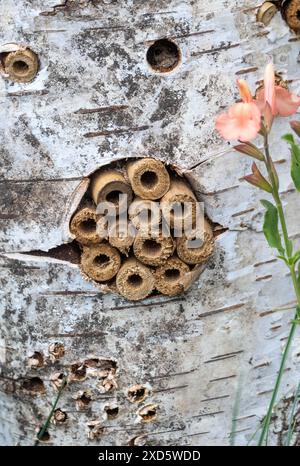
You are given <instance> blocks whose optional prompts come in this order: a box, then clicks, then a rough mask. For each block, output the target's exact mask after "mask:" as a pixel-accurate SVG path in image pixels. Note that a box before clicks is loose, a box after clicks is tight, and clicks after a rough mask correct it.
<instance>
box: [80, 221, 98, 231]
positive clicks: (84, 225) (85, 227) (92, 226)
mask: <svg viewBox="0 0 300 466" xmlns="http://www.w3.org/2000/svg"><path fill="white" fill-rule="evenodd" d="M80 228H81V230H82V231H83V232H84V233H92V232H93V231H95V230H96V222H95V220H93V219H92V218H89V219H88V220H84V221H83V222H81V224H80Z"/></svg>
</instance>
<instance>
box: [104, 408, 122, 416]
mask: <svg viewBox="0 0 300 466" xmlns="http://www.w3.org/2000/svg"><path fill="white" fill-rule="evenodd" d="M104 410H105V412H106V414H107V419H115V418H116V417H118V415H119V408H118V406H114V407H111V406H106V407H105V408H104Z"/></svg>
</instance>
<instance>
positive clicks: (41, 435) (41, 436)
mask: <svg viewBox="0 0 300 466" xmlns="http://www.w3.org/2000/svg"><path fill="white" fill-rule="evenodd" d="M37 438H38V440H39V441H40V442H49V440H50V434H49V432H48V431H47V430H45V432H43V433H41V430H40V432H39V433H38V434H37Z"/></svg>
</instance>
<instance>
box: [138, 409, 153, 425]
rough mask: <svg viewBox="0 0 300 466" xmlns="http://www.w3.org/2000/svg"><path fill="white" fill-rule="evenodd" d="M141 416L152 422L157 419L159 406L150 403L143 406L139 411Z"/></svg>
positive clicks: (144, 419) (145, 420)
mask: <svg viewBox="0 0 300 466" xmlns="http://www.w3.org/2000/svg"><path fill="white" fill-rule="evenodd" d="M138 414H139V416H140V417H141V418H142V420H143V421H144V422H152V421H154V420H155V419H156V416H157V406H155V405H148V406H145V407H144V408H141V409H140V410H139V412H138Z"/></svg>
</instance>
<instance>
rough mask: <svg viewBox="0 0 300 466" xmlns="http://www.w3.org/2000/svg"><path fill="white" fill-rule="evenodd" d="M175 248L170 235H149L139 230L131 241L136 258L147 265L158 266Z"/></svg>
mask: <svg viewBox="0 0 300 466" xmlns="http://www.w3.org/2000/svg"><path fill="white" fill-rule="evenodd" d="M174 249H175V243H174V241H173V238H172V237H171V236H164V235H162V234H159V235H151V233H147V232H144V231H139V232H138V233H137V235H136V237H135V240H134V243H133V252H134V255H135V257H136V258H137V259H139V260H140V261H141V262H143V263H144V264H147V265H154V266H158V265H161V264H163V263H164V262H165V261H166V260H167V259H168V257H170V256H171V255H172V254H173V252H174Z"/></svg>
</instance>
